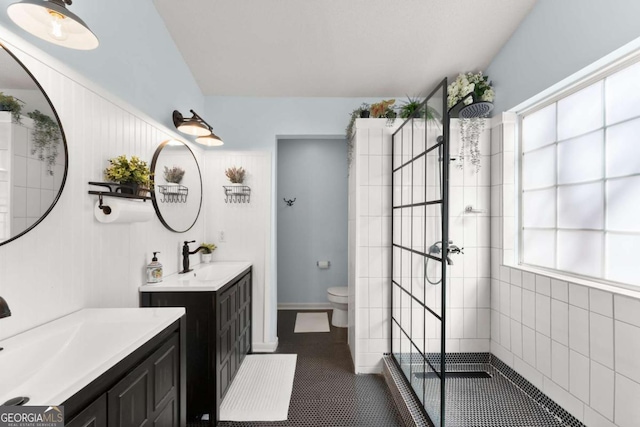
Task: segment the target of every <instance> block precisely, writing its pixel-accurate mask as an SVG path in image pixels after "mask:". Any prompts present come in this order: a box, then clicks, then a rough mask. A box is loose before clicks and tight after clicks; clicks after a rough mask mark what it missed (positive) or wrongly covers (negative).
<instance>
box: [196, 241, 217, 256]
mask: <svg viewBox="0 0 640 427" xmlns="http://www.w3.org/2000/svg"><path fill="white" fill-rule="evenodd" d="M200 247H201V248H202V253H203V254H210V253H213V251H215V250H216V248H217V246H216V245H214V244H213V243H202V244H201V245H200Z"/></svg>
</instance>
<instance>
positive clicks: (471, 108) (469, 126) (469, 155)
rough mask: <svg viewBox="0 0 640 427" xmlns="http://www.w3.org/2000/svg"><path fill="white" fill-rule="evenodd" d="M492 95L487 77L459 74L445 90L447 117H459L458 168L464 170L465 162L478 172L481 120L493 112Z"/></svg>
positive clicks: (493, 96)
mask: <svg viewBox="0 0 640 427" xmlns="http://www.w3.org/2000/svg"><path fill="white" fill-rule="evenodd" d="M494 98H495V92H494V91H493V88H492V85H491V82H490V81H489V77H488V76H485V75H483V74H482V71H480V72H478V73H461V74H459V75H458V77H457V78H456V80H455V81H454V82H453V83H451V84H450V85H449V87H447V105H448V106H449V114H451V115H452V116H453V115H454V114H457V115H458V116H459V117H460V152H459V154H458V159H457V163H458V167H459V168H463V167H464V161H465V159H468V161H469V163H470V164H471V165H472V166H473V167H474V169H475V171H476V172H478V171H479V170H480V150H479V148H478V142H479V140H480V135H481V134H482V132H483V131H484V125H485V123H484V120H483V119H484V118H485V117H487V115H488V114H489V113H490V112H491V110H492V109H493V105H492V104H491V103H492V102H493V99H494Z"/></svg>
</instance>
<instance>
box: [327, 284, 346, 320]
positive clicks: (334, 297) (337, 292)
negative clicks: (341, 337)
mask: <svg viewBox="0 0 640 427" xmlns="http://www.w3.org/2000/svg"><path fill="white" fill-rule="evenodd" d="M327 297H328V298H329V302H330V303H331V306H332V307H333V315H332V316H331V324H332V325H333V326H336V327H338V328H346V327H347V309H348V307H349V288H347V287H346V286H335V287H333V288H329V289H327Z"/></svg>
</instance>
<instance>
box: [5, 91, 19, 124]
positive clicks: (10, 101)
mask: <svg viewBox="0 0 640 427" xmlns="http://www.w3.org/2000/svg"><path fill="white" fill-rule="evenodd" d="M21 103H22V101H20V100H19V99H18V98H16V97H13V96H11V95H5V94H4V93H2V92H0V111H11V119H12V120H13V122H14V123H18V124H21V123H22V121H21V113H22V105H21Z"/></svg>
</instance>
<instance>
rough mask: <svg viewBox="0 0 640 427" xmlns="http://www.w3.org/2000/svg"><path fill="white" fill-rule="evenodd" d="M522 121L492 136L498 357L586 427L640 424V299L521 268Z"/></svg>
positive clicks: (506, 119) (510, 120) (503, 124)
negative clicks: (517, 189) (517, 186)
mask: <svg viewBox="0 0 640 427" xmlns="http://www.w3.org/2000/svg"><path fill="white" fill-rule="evenodd" d="M514 120H515V117H514V116H513V115H509V114H504V115H502V116H501V117H500V118H499V119H494V122H493V127H492V136H491V140H492V152H491V155H492V171H491V177H492V179H491V201H492V211H491V216H492V218H491V227H492V230H491V248H492V251H491V256H492V258H491V296H490V302H491V351H492V353H493V354H494V355H496V356H497V357H499V358H501V359H502V360H503V361H504V362H505V363H507V364H508V365H509V366H511V367H512V368H513V369H515V370H516V371H517V372H518V373H520V374H521V375H523V376H524V377H525V378H526V379H528V380H529V381H530V382H531V383H532V384H534V385H535V386H537V387H538V388H540V390H542V391H543V392H544V393H545V394H547V395H548V396H549V397H551V398H552V399H554V400H555V401H556V402H557V403H558V404H560V405H561V406H563V407H564V408H565V409H566V410H567V411H569V412H570V413H571V414H572V415H573V416H575V417H576V418H578V419H579V420H581V421H583V422H584V423H585V424H586V425H588V426H606V427H612V426H618V427H631V426H637V425H638V422H639V421H638V420H640V406H639V405H638V402H640V357H639V355H640V300H638V299H636V298H631V297H629V296H623V295H618V294H613V293H611V292H607V291H604V290H600V289H595V288H588V287H586V286H583V285H580V284H577V283H569V282H566V281H563V280H558V279H556V278H550V277H548V276H546V275H545V274H536V273H533V272H530V271H524V270H522V269H520V268H517V267H513V266H514V265H515V259H514V255H513V251H511V249H510V248H512V247H513V246H512V245H505V243H507V240H508V239H505V238H504V237H503V236H505V233H506V234H509V239H511V236H513V235H514V229H515V227H514V224H515V222H512V221H511V219H513V218H512V215H513V213H512V211H511V210H510V209H507V208H506V206H505V205H506V204H508V203H509V204H511V205H512V206H515V202H514V201H513V199H512V198H509V197H505V194H509V193H511V192H512V187H511V186H512V183H513V182H514V181H513V177H515V175H516V174H517V164H516V160H517V156H516V157H513V156H511V155H504V154H505V153H506V152H514V151H516V150H515V147H516V146H515V141H516V136H515V122H514ZM503 150H504V152H503ZM507 163H509V164H507ZM497 169H499V170H497ZM507 175H510V177H509V176H507ZM496 228H499V230H497V229H496ZM507 228H512V230H506V229H507ZM509 286H510V287H509ZM507 290H508V291H507ZM519 291H521V292H519ZM496 292H497V293H499V295H498V296H497V295H495V293H496ZM507 297H508V298H509V302H508V303H506V302H505V301H504V299H505V298H507ZM507 316H508V317H509V318H510V319H511V321H510V322H509V323H508V328H509V332H510V333H509V334H506V333H505V332H504V331H503V330H502V329H503V328H505V327H507V323H506V322H504V321H502V319H503V318H504V317H507ZM507 336H508V337H507Z"/></svg>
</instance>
